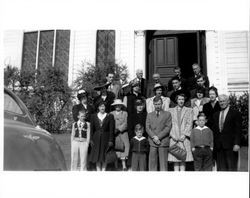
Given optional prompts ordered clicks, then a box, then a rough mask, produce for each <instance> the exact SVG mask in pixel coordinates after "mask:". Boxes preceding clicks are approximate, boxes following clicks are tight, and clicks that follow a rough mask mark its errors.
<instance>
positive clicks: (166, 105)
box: [146, 96, 170, 113]
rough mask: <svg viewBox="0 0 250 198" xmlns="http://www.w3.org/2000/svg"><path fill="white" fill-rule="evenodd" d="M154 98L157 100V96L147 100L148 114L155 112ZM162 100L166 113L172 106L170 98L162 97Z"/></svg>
mask: <svg viewBox="0 0 250 198" xmlns="http://www.w3.org/2000/svg"><path fill="white" fill-rule="evenodd" d="M154 98H155V96H154V97H151V98H148V99H147V100H146V108H147V112H148V113H151V112H153V111H155V107H154V102H153V100H154ZM161 99H162V109H163V110H164V111H168V109H169V104H170V98H168V97H164V96H161Z"/></svg>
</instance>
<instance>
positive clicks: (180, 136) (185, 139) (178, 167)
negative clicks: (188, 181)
mask: <svg viewBox="0 0 250 198" xmlns="http://www.w3.org/2000/svg"><path fill="white" fill-rule="evenodd" d="M175 98H176V102H177V106H176V107H174V108H170V109H169V111H170V113H171V116H172V129H171V131H170V145H169V146H170V147H171V146H172V145H174V144H176V143H177V145H178V146H180V147H181V148H183V149H185V150H186V152H187V157H186V160H185V161H180V160H178V159H177V158H176V157H174V156H173V155H172V154H170V153H169V154H168V161H169V162H173V163H174V171H185V168H186V163H185V162H190V161H193V156H192V152H191V145H190V135H191V130H192V126H193V111H192V109H191V108H189V107H185V106H184V104H185V101H186V100H187V98H186V96H185V94H184V93H183V92H182V91H179V92H177V93H176V97H175Z"/></svg>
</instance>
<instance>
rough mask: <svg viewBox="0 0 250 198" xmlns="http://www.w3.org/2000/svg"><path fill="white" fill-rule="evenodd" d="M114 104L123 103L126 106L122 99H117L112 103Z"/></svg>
mask: <svg viewBox="0 0 250 198" xmlns="http://www.w3.org/2000/svg"><path fill="white" fill-rule="evenodd" d="M111 105H112V106H115V105H122V106H124V107H125V104H124V103H123V102H122V100H121V99H115V101H114V103H113V104H111Z"/></svg>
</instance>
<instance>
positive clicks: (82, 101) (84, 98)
mask: <svg viewBox="0 0 250 198" xmlns="http://www.w3.org/2000/svg"><path fill="white" fill-rule="evenodd" d="M77 98H78V100H79V104H77V105H74V106H73V108H72V115H73V119H74V121H75V122H77V121H78V112H79V111H80V110H84V111H85V112H86V121H87V122H90V116H91V114H93V113H94V112H95V110H94V107H93V106H92V105H91V104H89V103H88V93H87V92H86V91H85V90H79V91H78V93H77Z"/></svg>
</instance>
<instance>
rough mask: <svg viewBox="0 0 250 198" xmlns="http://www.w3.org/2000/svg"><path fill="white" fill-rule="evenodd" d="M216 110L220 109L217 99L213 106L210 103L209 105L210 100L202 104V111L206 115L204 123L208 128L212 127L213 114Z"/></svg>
mask: <svg viewBox="0 0 250 198" xmlns="http://www.w3.org/2000/svg"><path fill="white" fill-rule="evenodd" d="M217 111H220V105H219V102H218V101H217V102H216V103H215V105H214V107H212V105H211V103H210V102H208V103H206V104H204V105H203V113H204V114H205V115H206V117H207V123H206V125H207V126H208V127H209V128H210V129H211V128H212V125H213V115H214V113H215V112H217Z"/></svg>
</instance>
